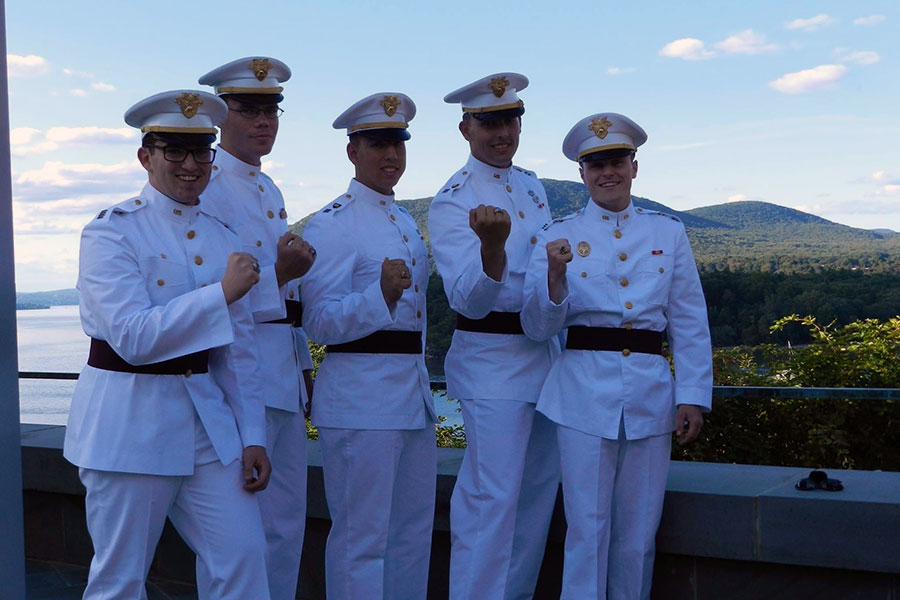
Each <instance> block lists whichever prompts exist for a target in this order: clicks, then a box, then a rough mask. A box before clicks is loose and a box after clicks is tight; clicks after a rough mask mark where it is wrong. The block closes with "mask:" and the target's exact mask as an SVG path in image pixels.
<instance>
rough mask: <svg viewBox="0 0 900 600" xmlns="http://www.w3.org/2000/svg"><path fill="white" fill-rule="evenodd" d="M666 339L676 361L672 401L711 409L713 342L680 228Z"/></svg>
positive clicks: (697, 277)
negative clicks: (673, 397) (673, 399)
mask: <svg viewBox="0 0 900 600" xmlns="http://www.w3.org/2000/svg"><path fill="white" fill-rule="evenodd" d="M666 316H667V319H668V327H667V332H668V338H669V345H670V346H671V347H672V356H673V358H674V361H675V404H676V405H679V404H696V405H697V406H701V407H703V408H704V409H705V410H710V409H711V408H712V345H711V343H710V338H709V321H708V320H707V316H706V300H705V299H704V297H703V288H702V287H701V286H700V276H699V274H698V273H697V264H696V263H695V262H694V255H693V253H692V252H691V246H690V243H689V242H688V239H687V235H685V233H684V229H683V228H682V229H681V231H680V237H679V238H678V240H677V241H676V245H675V265H674V272H673V273H672V284H671V287H670V289H669V306H668V311H667V315H666Z"/></svg>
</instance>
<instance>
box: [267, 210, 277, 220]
mask: <svg viewBox="0 0 900 600" xmlns="http://www.w3.org/2000/svg"><path fill="white" fill-rule="evenodd" d="M266 216H267V217H269V218H270V219H274V218H275V213H273V212H272V211H271V210H270V211H268V212H266Z"/></svg>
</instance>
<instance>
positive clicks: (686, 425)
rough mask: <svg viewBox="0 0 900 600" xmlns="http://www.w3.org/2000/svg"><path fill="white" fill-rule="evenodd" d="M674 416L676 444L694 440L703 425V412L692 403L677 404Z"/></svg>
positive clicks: (681, 444)
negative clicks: (676, 414) (676, 412)
mask: <svg viewBox="0 0 900 600" xmlns="http://www.w3.org/2000/svg"><path fill="white" fill-rule="evenodd" d="M676 418H677V421H676V422H677V428H676V429H675V437H676V438H678V439H677V441H678V444H679V445H680V446H684V445H685V444H690V443H691V442H693V441H694V440H696V439H697V436H698V435H700V429H701V428H702V427H703V413H702V412H701V411H700V407H699V406H696V405H694V404H679V405H678V416H677V417H676Z"/></svg>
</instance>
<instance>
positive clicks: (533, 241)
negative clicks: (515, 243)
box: [531, 236, 537, 244]
mask: <svg viewBox="0 0 900 600" xmlns="http://www.w3.org/2000/svg"><path fill="white" fill-rule="evenodd" d="M531 243H532V244H537V238H536V237H534V236H531Z"/></svg>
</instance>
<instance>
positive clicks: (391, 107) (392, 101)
mask: <svg viewBox="0 0 900 600" xmlns="http://www.w3.org/2000/svg"><path fill="white" fill-rule="evenodd" d="M381 106H383V107H384V114H386V115H387V116H389V117H393V116H394V114H395V113H396V112H397V107H398V106H400V100H398V99H397V96H385V97H384V100H382V101H381Z"/></svg>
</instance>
